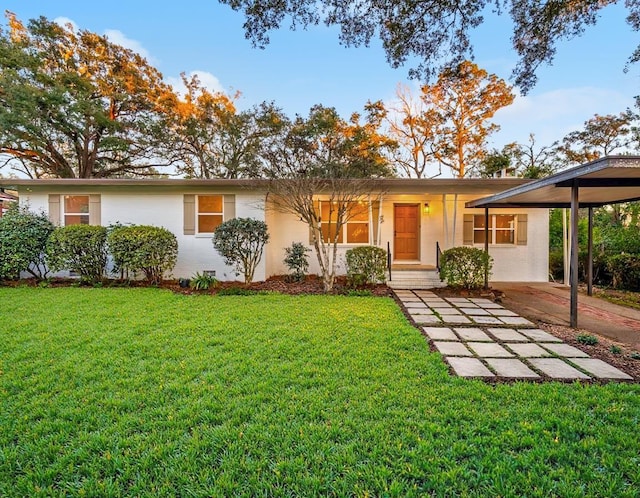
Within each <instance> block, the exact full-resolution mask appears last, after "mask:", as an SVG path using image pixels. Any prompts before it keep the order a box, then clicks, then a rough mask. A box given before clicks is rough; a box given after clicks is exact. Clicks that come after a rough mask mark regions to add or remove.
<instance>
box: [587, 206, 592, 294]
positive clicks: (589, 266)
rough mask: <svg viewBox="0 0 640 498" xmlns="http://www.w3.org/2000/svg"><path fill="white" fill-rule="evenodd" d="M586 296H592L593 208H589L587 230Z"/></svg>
mask: <svg viewBox="0 0 640 498" xmlns="http://www.w3.org/2000/svg"><path fill="white" fill-rule="evenodd" d="M587 295H588V296H592V295H593V208H592V207H591V206H589V224H588V228H587Z"/></svg>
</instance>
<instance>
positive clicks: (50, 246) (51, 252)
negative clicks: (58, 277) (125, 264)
mask: <svg viewBox="0 0 640 498" xmlns="http://www.w3.org/2000/svg"><path fill="white" fill-rule="evenodd" d="M47 262H48V263H49V266H50V267H51V270H53V271H60V270H71V271H74V272H76V273H79V274H80V278H81V280H82V281H84V282H90V283H94V282H97V281H99V280H100V279H102V276H103V275H104V272H105V267H106V266H107V229H106V228H105V227H101V226H95V225H69V226H66V227H58V228H56V229H55V230H54V231H53V233H52V234H51V236H50V237H49V241H48V242H47Z"/></svg>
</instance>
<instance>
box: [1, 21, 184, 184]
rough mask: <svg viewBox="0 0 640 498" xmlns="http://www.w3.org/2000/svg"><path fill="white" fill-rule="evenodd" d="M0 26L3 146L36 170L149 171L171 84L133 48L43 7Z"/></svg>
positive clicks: (17, 165)
mask: <svg viewBox="0 0 640 498" xmlns="http://www.w3.org/2000/svg"><path fill="white" fill-rule="evenodd" d="M7 19H8V26H7V28H6V29H2V28H0V89H1V90H0V154H4V155H5V157H7V158H8V161H7V162H6V164H10V165H11V167H12V168H13V169H15V170H17V171H20V172H21V173H23V174H26V175H28V176H30V177H33V178H40V177H60V178H96V177H98V178H99V177H109V176H126V175H147V174H150V173H153V172H154V168H156V167H159V166H162V165H163V163H161V162H158V157H159V155H158V136H159V135H161V134H162V130H163V126H162V119H163V116H164V114H163V105H164V101H165V100H166V99H167V98H168V97H169V96H171V94H172V93H171V88H170V87H169V86H167V85H166V84H164V83H163V82H162V75H161V74H160V73H159V72H158V71H157V70H156V69H155V68H153V67H152V66H150V65H149V64H148V63H147V61H146V60H145V59H144V58H143V57H141V56H140V55H139V54H137V53H135V52H132V51H131V50H128V49H126V48H123V47H121V46H119V45H116V44H114V43H111V42H110V41H109V40H108V39H107V38H106V37H104V36H99V35H97V34H95V33H91V32H89V31H84V30H80V31H74V29H73V27H72V26H71V25H67V26H60V25H58V24H56V23H54V22H52V21H49V20H47V19H45V18H44V17H41V18H39V19H35V20H31V21H30V22H29V23H28V25H27V26H25V25H23V24H22V23H21V22H20V21H19V20H18V19H17V18H16V17H15V15H13V14H11V13H7Z"/></svg>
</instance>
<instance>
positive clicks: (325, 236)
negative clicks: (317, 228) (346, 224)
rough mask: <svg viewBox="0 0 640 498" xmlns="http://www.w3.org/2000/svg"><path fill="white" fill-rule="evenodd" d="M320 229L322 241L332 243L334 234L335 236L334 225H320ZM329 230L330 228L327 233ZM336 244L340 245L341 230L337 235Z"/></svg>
mask: <svg viewBox="0 0 640 498" xmlns="http://www.w3.org/2000/svg"><path fill="white" fill-rule="evenodd" d="M321 228H322V238H323V239H324V241H325V242H333V238H334V237H335V234H336V225H335V223H332V224H331V225H329V224H328V223H322V225H321ZM329 228H331V232H329ZM338 243H342V230H341V231H340V234H339V235H338Z"/></svg>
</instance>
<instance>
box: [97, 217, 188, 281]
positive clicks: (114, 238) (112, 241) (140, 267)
mask: <svg viewBox="0 0 640 498" xmlns="http://www.w3.org/2000/svg"><path fill="white" fill-rule="evenodd" d="M107 243H108V245H109V252H110V253H111V255H112V256H113V262H114V265H115V267H116V271H123V272H125V273H127V274H128V273H129V272H131V273H134V274H136V273H139V272H142V273H144V276H145V280H146V281H147V282H149V283H151V284H159V283H160V282H162V279H163V278H164V275H165V273H167V272H170V271H171V270H173V268H174V266H175V265H176V260H177V259H178V241H177V239H176V236H175V235H174V234H173V233H171V232H170V231H169V230H167V229H166V228H161V227H154V226H148V225H131V226H117V227H115V228H113V229H112V230H110V231H109V235H108V238H107Z"/></svg>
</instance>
